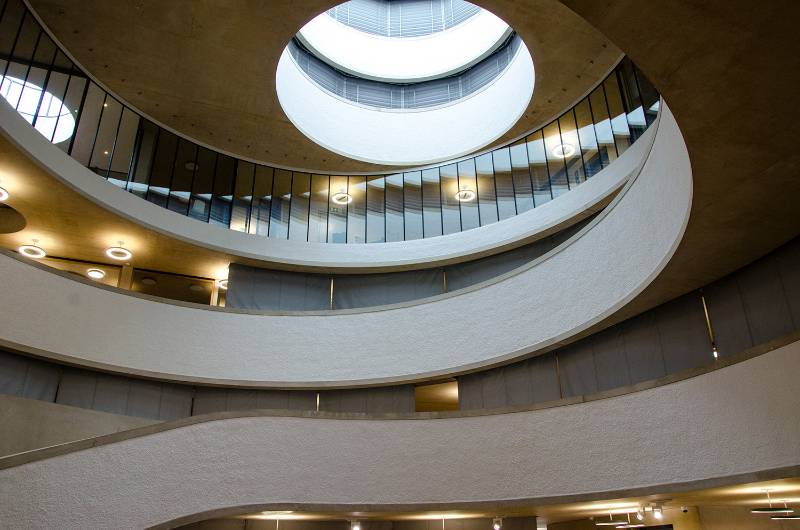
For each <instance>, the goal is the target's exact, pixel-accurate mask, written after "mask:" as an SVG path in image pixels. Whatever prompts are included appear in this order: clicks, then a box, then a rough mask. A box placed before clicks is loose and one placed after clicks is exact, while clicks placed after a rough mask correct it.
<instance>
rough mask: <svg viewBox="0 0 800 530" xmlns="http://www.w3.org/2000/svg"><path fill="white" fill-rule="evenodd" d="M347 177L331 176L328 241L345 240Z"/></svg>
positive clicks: (342, 241)
mask: <svg viewBox="0 0 800 530" xmlns="http://www.w3.org/2000/svg"><path fill="white" fill-rule="evenodd" d="M346 194H347V177H331V188H330V200H329V202H328V243H346V242H347V206H348V204H347V197H345V195H346Z"/></svg>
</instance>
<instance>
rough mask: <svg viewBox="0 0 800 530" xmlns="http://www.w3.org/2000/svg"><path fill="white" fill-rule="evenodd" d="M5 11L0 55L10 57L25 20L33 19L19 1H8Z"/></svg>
mask: <svg viewBox="0 0 800 530" xmlns="http://www.w3.org/2000/svg"><path fill="white" fill-rule="evenodd" d="M3 9H4V11H3V16H2V18H0V55H2V56H3V57H10V56H11V55H12V52H13V51H14V49H13V47H14V42H15V41H16V40H17V31H20V26H21V25H22V23H23V19H25V18H33V17H30V16H27V13H26V9H25V5H24V4H23V3H22V2H21V1H19V0H6V2H5V6H4V7H3ZM0 64H2V63H0Z"/></svg>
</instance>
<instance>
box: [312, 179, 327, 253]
mask: <svg viewBox="0 0 800 530" xmlns="http://www.w3.org/2000/svg"><path fill="white" fill-rule="evenodd" d="M328 186H329V182H328V175H312V176H311V206H310V212H309V217H308V240H309V241H313V242H316V243H324V242H325V241H326V240H327V239H328Z"/></svg>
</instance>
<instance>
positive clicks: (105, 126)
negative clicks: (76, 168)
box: [89, 97, 122, 177]
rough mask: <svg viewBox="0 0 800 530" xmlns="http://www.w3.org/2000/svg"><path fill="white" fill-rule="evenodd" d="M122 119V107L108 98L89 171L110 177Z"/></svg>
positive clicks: (104, 104) (104, 105)
mask: <svg viewBox="0 0 800 530" xmlns="http://www.w3.org/2000/svg"><path fill="white" fill-rule="evenodd" d="M121 119H122V105H120V103H119V102H118V101H117V100H115V99H113V98H111V97H107V98H106V100H105V102H104V103H103V111H102V113H101V117H100V126H99V127H98V129H97V138H96V139H95V141H94V149H93V150H92V159H91V162H89V169H91V170H92V171H94V172H95V173H97V174H98V175H101V176H103V177H105V176H106V175H108V168H109V167H111V154H112V152H113V151H114V143H115V141H116V139H117V128H118V127H119V124H120V120H121Z"/></svg>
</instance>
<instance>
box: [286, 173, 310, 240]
mask: <svg viewBox="0 0 800 530" xmlns="http://www.w3.org/2000/svg"><path fill="white" fill-rule="evenodd" d="M310 199H311V175H309V174H308V173H297V172H295V173H294V175H293V176H292V215H291V219H290V220H289V239H294V240H296V241H308V212H309V210H308V208H309V203H310Z"/></svg>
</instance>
